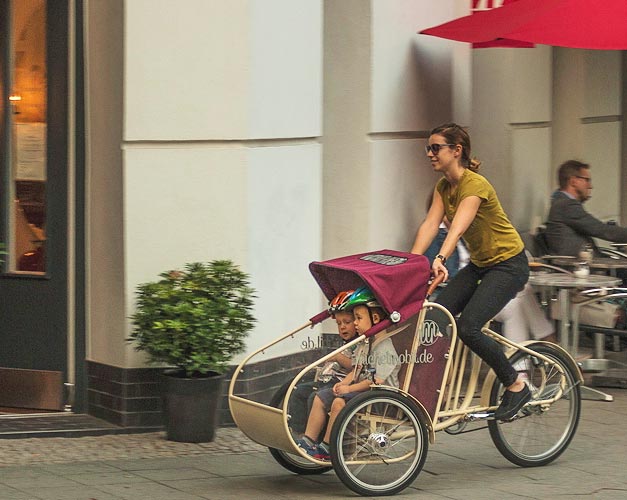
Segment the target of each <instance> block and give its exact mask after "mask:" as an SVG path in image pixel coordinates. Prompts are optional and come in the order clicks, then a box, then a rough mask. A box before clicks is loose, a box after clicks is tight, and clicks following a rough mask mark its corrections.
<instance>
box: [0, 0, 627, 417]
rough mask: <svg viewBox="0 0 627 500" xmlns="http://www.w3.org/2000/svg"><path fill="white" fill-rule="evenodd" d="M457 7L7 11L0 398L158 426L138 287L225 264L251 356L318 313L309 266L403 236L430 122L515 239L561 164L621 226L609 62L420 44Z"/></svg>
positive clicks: (357, 3) (80, 6)
mask: <svg viewBox="0 0 627 500" xmlns="http://www.w3.org/2000/svg"><path fill="white" fill-rule="evenodd" d="M471 3H476V2H470V1H466V0H445V1H437V2H436V1H433V2H424V1H418V0H326V1H322V0H228V1H227V0H186V1H185V2H176V1H174V0H83V1H79V0H0V14H1V16H0V19H2V21H1V22H2V26H1V28H2V29H1V30H0V33H2V35H0V36H1V40H0V50H1V54H2V55H1V56H0V57H1V59H0V61H1V63H2V66H1V68H2V79H1V82H2V83H1V85H2V87H1V88H2V94H3V96H4V97H5V98H3V100H2V104H0V112H1V113H2V125H1V128H0V132H1V137H2V143H1V147H2V154H1V155H0V158H2V162H3V163H2V172H3V177H2V178H3V179H4V182H3V185H2V188H3V192H2V194H3V196H2V200H3V204H2V212H1V215H2V218H1V221H0V222H1V224H2V225H1V226H0V229H1V231H2V232H1V235H2V240H3V241H5V242H6V244H7V251H8V255H7V256H6V262H5V264H4V273H3V274H2V276H0V294H2V296H3V301H2V305H1V306H0V307H1V309H0V315H1V316H0V317H2V322H0V367H2V368H0V377H4V379H3V380H7V381H10V384H11V385H10V386H11V387H14V389H12V390H11V391H5V392H11V394H13V396H11V397H8V396H6V397H5V399H4V400H2V399H0V406H17V405H23V406H29V405H30V407H34V408H48V409H54V410H62V409H64V408H65V409H71V410H72V411H76V412H89V413H91V414H93V415H96V416H99V417H102V418H105V419H107V420H110V421H112V422H114V423H117V424H119V425H123V426H127V427H146V426H157V425H159V424H160V418H161V417H160V411H161V410H160V401H159V391H158V383H157V382H156V374H157V372H158V369H156V368H150V367H147V365H146V360H145V358H144V357H143V356H142V355H140V354H138V353H137V352H136V351H134V349H133V346H132V344H129V343H128V342H127V340H126V339H127V337H128V334H129V327H130V326H129V325H130V324H129V317H130V316H131V314H132V313H133V309H134V291H135V288H136V286H137V285H138V284H139V283H142V282H146V281H151V280H154V279H155V278H156V277H157V275H158V274H159V273H160V272H162V271H165V270H169V269H174V268H179V267H181V266H182V265H183V264H184V263H186V262H193V261H207V260H213V259H222V258H225V259H231V260H233V261H234V262H235V263H237V264H239V265H240V266H241V267H242V269H243V270H245V271H246V272H248V273H249V274H250V275H251V277H252V284H253V286H254V287H255V289H256V290H257V295H258V299H257V300H256V306H255V315H256V317H257V319H258V324H257V326H256V328H255V330H254V331H253V332H252V334H251V336H250V338H249V342H248V350H249V351H251V350H253V349H256V348H257V347H259V346H261V345H263V344H265V343H266V342H268V341H270V340H272V339H273V338H275V337H277V336H278V335H279V334H281V333H285V332H287V331H289V330H291V329H292V328H294V327H295V326H297V325H299V324H302V323H303V322H304V321H306V319H307V318H309V317H311V316H312V315H314V314H315V313H317V312H319V311H320V310H321V309H322V308H323V307H324V305H325V304H324V302H323V297H322V294H321V293H320V291H319V290H318V288H317V286H316V285H315V283H314V281H313V280H312V278H311V276H310V275H309V273H308V269H307V264H308V263H309V262H310V261H312V260H320V259H325V258H331V257H335V256H340V255H346V254H350V253H357V252H361V251H366V250H375V249H380V248H393V249H398V250H406V249H408V248H409V247H410V246H411V242H412V241H413V237H414V234H415V230H416V228H417V226H418V224H419V223H420V221H421V219H422V217H423V216H424V213H425V212H424V211H425V200H426V198H427V195H428V193H429V192H430V191H431V190H432V188H433V185H434V184H435V182H436V180H437V176H436V175H434V173H433V172H432V171H431V168H430V165H429V162H428V161H427V159H426V157H425V155H424V153H423V151H424V145H425V143H426V141H427V139H428V136H429V130H430V129H431V128H433V127H434V126H436V125H438V124H440V123H443V122H447V121H456V122H459V123H462V124H466V125H468V126H469V127H470V129H471V134H472V137H473V149H474V152H475V153H476V154H477V155H478V156H479V157H480V158H481V159H482V160H483V162H484V166H483V169H484V170H483V171H484V173H485V174H486V176H487V177H488V178H489V179H490V181H492V182H493V184H494V185H495V187H496V188H497V191H498V192H499V194H500V196H501V200H502V202H503V204H504V206H505V208H506V210H507V211H508V213H509V214H510V216H511V218H512V220H513V221H514V223H515V224H516V225H517V227H518V228H519V229H520V230H527V229H529V228H530V227H532V226H533V225H535V224H536V223H537V222H539V221H541V220H542V217H543V216H544V213H545V211H546V208H547V203H548V197H549V195H550V192H551V191H552V189H554V188H555V186H556V180H555V179H554V177H555V170H556V167H557V165H558V164H559V163H560V162H561V161H563V160H565V159H568V158H570V157H578V158H581V159H583V160H584V161H587V162H589V163H591V164H592V165H593V168H594V172H595V185H596V190H595V192H596V193H603V196H597V197H596V198H593V199H592V200H591V201H590V209H591V210H592V211H594V212H595V213H597V214H598V215H601V216H603V217H612V218H622V220H623V221H627V214H626V213H625V211H626V210H627V202H626V200H625V196H624V194H623V193H622V192H621V189H620V186H621V185H623V186H624V185H625V172H626V168H625V160H624V153H623V151H624V150H625V147H624V144H625V142H626V141H625V139H624V137H625V134H624V132H623V128H622V120H623V116H624V114H625V113H624V106H623V102H624V99H623V94H624V92H625V85H624V83H623V82H624V81H625V79H624V78H623V74H624V73H625V70H624V66H625V63H624V60H625V56H624V54H623V53H621V52H609V51H608V52H598V51H596V52H593V51H589V52H588V51H580V50H571V49H556V48H551V47H536V48H533V49H481V50H472V49H471V48H470V47H469V46H467V45H466V44H462V43H457V42H451V41H446V40H440V39H435V38H431V37H426V36H421V35H417V34H416V32H417V31H419V30H420V29H423V28H426V27H429V26H432V25H435V24H439V23H442V22H445V21H447V20H450V19H453V18H455V17H458V16H460V15H464V14H467V13H468V12H469V9H470V6H471V5H470V4H471ZM426 4H428V7H429V8H425V5H426ZM9 98H11V99H10V100H9ZM328 330H329V331H332V330H333V327H332V326H329V328H328ZM314 333H315V334H318V333H320V331H315V332H314ZM299 349H300V346H293V349H292V350H288V351H285V352H277V353H276V354H277V356H279V357H281V358H282V359H289V357H290V356H293V355H295V354H299ZM27 381H29V382H27ZM5 387H6V385H5ZM20 395H21V396H20ZM51 395H52V396H53V397H51ZM18 396H19V397H18ZM42 399H46V401H45V405H44V403H42V402H41V401H42ZM48 399H49V400H50V401H48ZM33 401H35V402H33ZM37 405H39V406H37ZM225 419H226V417H225Z"/></svg>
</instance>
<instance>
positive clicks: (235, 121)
mask: <svg viewBox="0 0 627 500" xmlns="http://www.w3.org/2000/svg"><path fill="white" fill-rule="evenodd" d="M182 5H185V8H182ZM125 14H126V19H125V22H126V29H125V37H126V52H125V56H126V61H125V67H126V77H125V121H124V123H125V136H124V139H125V142H124V145H123V148H124V185H125V191H124V200H125V201H124V203H125V208H124V210H125V215H126V227H125V244H126V246H125V248H126V294H127V297H126V299H127V309H128V311H129V313H130V312H132V310H133V304H134V289H135V287H136V285H137V284H138V283H141V282H144V281H148V280H153V279H155V278H156V276H157V274H158V273H159V272H161V271H164V270H168V269H171V268H173V267H177V266H181V265H182V264H184V263H186V262H192V261H196V260H203V261H208V260H212V259H218V258H229V259H232V260H233V261H234V262H235V263H236V264H238V265H240V266H241V267H242V269H243V270H244V271H246V272H248V273H250V275H251V279H252V284H253V286H254V287H255V288H256V290H257V295H258V299H257V300H256V307H255V315H256V317H257V319H258V320H259V321H258V324H257V326H256V328H255V330H254V331H253V332H252V334H251V336H250V340H249V342H248V345H249V348H252V347H257V346H259V345H260V344H263V343H266V342H268V341H270V340H272V339H274V338H276V337H277V336H278V335H279V334H280V333H284V332H285V331H288V330H291V329H292V328H294V327H295V326H297V325H300V324H302V323H304V322H305V321H306V320H307V318H309V317H311V316H313V315H314V314H316V313H317V312H319V310H320V307H321V294H320V292H319V290H318V289H317V287H316V285H315V283H314V282H313V279H312V278H311V277H310V276H309V275H308V270H307V265H308V263H309V262H310V261H312V260H315V259H319V258H320V253H321V245H322V244H321V203H322V194H321V178H322V163H321V161H322V160H321V148H320V145H319V140H318V139H317V138H318V137H319V136H320V135H321V116H322V113H321V95H322V4H321V2H320V1H315V0H230V1H229V2H225V1H221V0H211V1H207V0H188V1H186V2H184V3H181V2H176V1H174V0H133V1H127V2H126V13H125ZM277 354H280V353H278V352H277ZM128 359H129V360H130V361H129V363H130V364H141V359H140V358H138V357H136V356H135V355H134V354H132V353H128Z"/></svg>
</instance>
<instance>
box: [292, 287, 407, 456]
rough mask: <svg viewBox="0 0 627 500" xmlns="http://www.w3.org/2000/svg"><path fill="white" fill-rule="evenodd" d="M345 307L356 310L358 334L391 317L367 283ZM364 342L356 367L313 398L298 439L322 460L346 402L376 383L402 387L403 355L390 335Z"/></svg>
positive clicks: (326, 453) (355, 361)
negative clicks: (401, 360)
mask: <svg viewBox="0 0 627 500" xmlns="http://www.w3.org/2000/svg"><path fill="white" fill-rule="evenodd" d="M340 310H341V311H352V312H353V315H354V317H355V320H354V324H355V329H356V330H357V334H358V335H362V334H364V333H365V332H366V331H368V330H369V329H370V328H372V327H373V326H374V325H376V324H377V323H379V322H380V321H382V320H384V319H385V318H386V317H387V314H386V312H385V310H384V309H383V308H382V307H381V305H380V304H379V303H378V302H377V300H376V297H375V296H374V294H373V293H372V292H371V291H370V290H369V289H368V288H366V287H361V288H359V289H357V290H356V291H355V292H354V293H353V294H351V296H350V297H348V298H347V300H346V302H345V303H344V304H343V305H342V306H341V307H340ZM373 340H374V339H370V341H367V342H365V343H364V344H362V345H361V346H360V347H359V348H358V349H357V350H356V351H355V353H354V357H353V367H354V369H353V371H352V372H351V373H349V374H348V375H347V376H346V377H345V378H344V380H342V381H341V382H338V383H336V384H335V385H334V386H333V387H330V388H326V389H323V390H320V391H318V393H317V394H316V397H315V398H314V401H313V406H312V408H311V412H310V413H309V419H308V421H307V427H306V429H305V434H304V435H303V437H302V438H301V439H299V440H298V441H297V444H298V446H300V447H301V448H303V449H304V450H305V451H306V452H307V453H308V454H309V455H311V456H313V457H314V458H318V459H320V460H329V459H330V449H329V440H330V437H331V429H332V428H333V423H334V422H335V419H336V417H337V415H338V414H339V412H340V411H341V410H342V408H344V406H345V405H346V402H347V401H348V400H349V399H351V398H352V397H354V396H356V395H357V394H359V393H361V392H365V391H367V390H369V389H370V386H371V385H372V384H377V385H387V386H391V387H398V386H399V383H398V372H399V370H400V364H399V357H398V355H397V352H396V349H395V348H394V344H393V343H392V340H391V339H390V338H386V339H384V340H383V341H381V342H377V343H376V345H374V346H373V345H372V344H371V341H373ZM327 414H328V415H329V421H328V423H327V429H326V432H325V434H324V437H323V439H322V441H321V442H319V443H318V442H317V438H318V437H319V436H320V434H321V432H322V429H323V428H324V425H325V423H326V420H327Z"/></svg>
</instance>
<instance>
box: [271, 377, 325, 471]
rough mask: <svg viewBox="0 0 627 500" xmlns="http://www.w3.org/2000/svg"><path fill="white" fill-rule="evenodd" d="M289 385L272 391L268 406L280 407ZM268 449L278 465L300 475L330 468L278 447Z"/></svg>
mask: <svg viewBox="0 0 627 500" xmlns="http://www.w3.org/2000/svg"><path fill="white" fill-rule="evenodd" d="M289 385H290V382H286V383H285V384H283V385H282V386H281V387H279V389H278V390H277V392H275V393H274V396H272V400H271V401H270V406H272V407H274V408H281V406H283V400H284V399H285V394H286V393H287V389H288V387H289ZM268 451H270V455H272V458H274V459H275V460H276V461H277V463H278V464H279V465H281V466H282V467H284V468H285V469H287V470H289V471H290V472H293V473H295V474H300V475H301V476H311V475H317V474H324V473H325V472H328V471H330V470H331V469H332V467H323V466H321V465H318V464H316V463H314V462H312V461H311V460H308V459H307V458H305V457H302V456H300V455H296V454H294V453H288V452H287V451H283V450H279V449H278V448H268Z"/></svg>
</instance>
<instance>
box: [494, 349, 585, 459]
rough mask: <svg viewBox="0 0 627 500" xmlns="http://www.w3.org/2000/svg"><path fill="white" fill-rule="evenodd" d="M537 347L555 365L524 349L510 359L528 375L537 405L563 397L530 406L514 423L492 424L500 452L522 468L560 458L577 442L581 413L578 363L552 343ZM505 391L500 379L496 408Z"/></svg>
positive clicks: (519, 369) (495, 391)
mask: <svg viewBox="0 0 627 500" xmlns="http://www.w3.org/2000/svg"><path fill="white" fill-rule="evenodd" d="M532 349H534V350H535V351H536V352H538V353H540V354H542V355H544V356H546V357H547V358H549V359H550V360H551V361H552V362H553V363H555V364H551V363H547V362H544V361H542V360H541V359H539V358H538V357H535V356H533V355H530V354H527V353H525V352H522V351H520V352H518V353H516V354H514V356H512V358H511V359H510V361H511V363H512V365H513V366H514V367H515V368H516V369H517V370H518V371H519V372H521V373H526V375H527V377H528V382H529V388H530V390H531V394H532V399H531V402H533V401H538V400H543V399H549V398H552V397H553V396H555V395H559V394H560V392H561V396H560V398H559V399H558V400H557V401H555V402H553V403H547V404H540V405H536V406H533V405H528V406H526V407H525V408H523V409H522V410H521V411H520V412H519V413H518V415H517V416H516V417H515V418H514V420H512V421H511V422H500V421H497V420H492V421H489V422H488V428H489V430H490V436H491V437H492V441H493V442H494V444H495V445H496V447H497V449H498V450H499V451H500V452H501V454H502V455H503V456H504V457H505V458H506V459H507V460H509V461H510V462H512V463H514V464H516V465H519V466H521V467H537V466H540V465H546V464H548V463H550V462H552V461H553V460H555V459H556V458H557V457H559V456H560V455H561V454H562V453H563V452H564V451H565V450H566V448H567V447H568V445H569V444H570V442H571V440H572V439H573V437H574V435H575V432H576V431H577V426H578V424H579V416H580V414H581V391H580V386H579V378H578V374H577V373H575V371H574V370H575V369H576V368H574V367H573V365H572V362H569V360H568V359H567V358H566V355H565V354H564V353H563V352H562V351H560V350H559V349H557V348H555V347H554V346H551V345H548V344H542V345H537V346H533V347H532ZM556 365H558V366H559V367H561V369H562V371H563V374H562V373H560V371H559V370H558V369H557V366H556ZM503 391H504V387H503V386H502V384H501V383H500V382H499V381H498V380H496V381H495V383H494V385H493V387H492V392H491V394H490V405H498V403H499V401H500V398H501V395H502V394H503Z"/></svg>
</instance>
